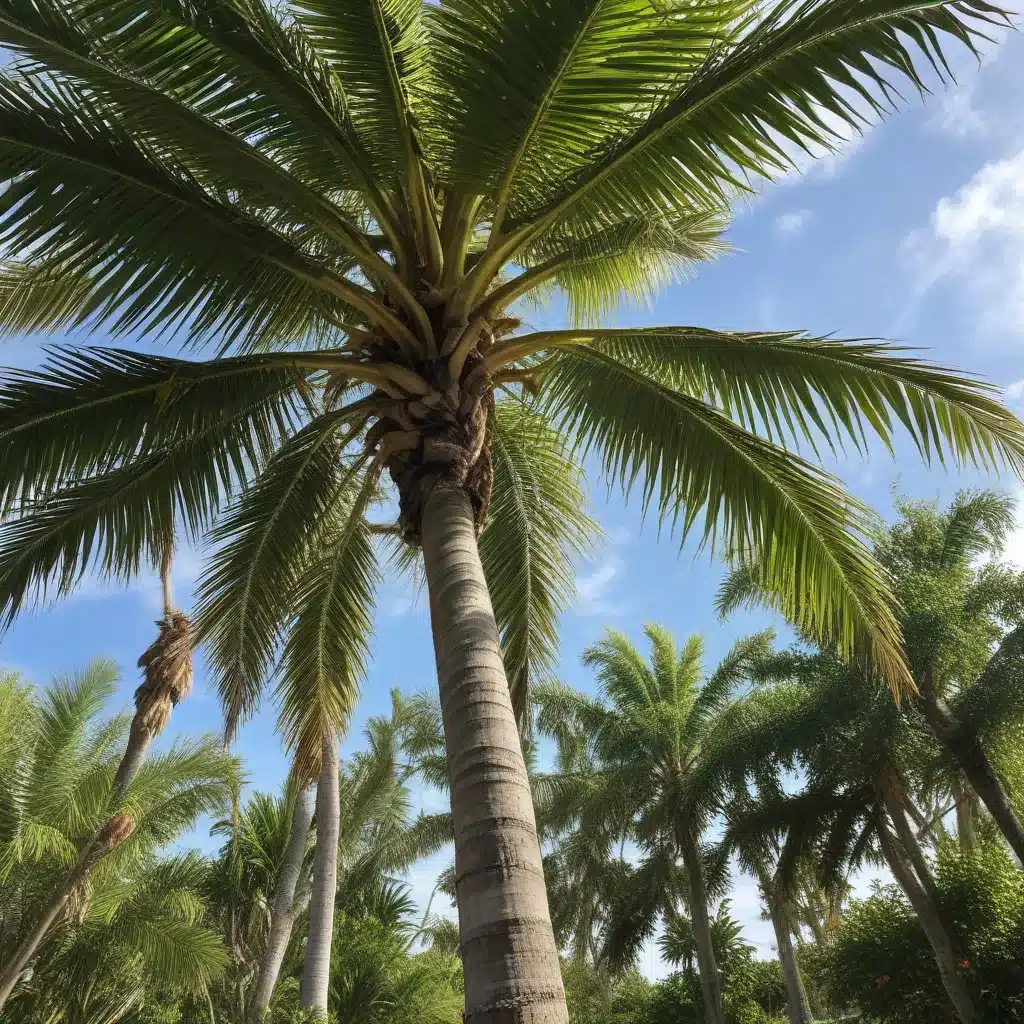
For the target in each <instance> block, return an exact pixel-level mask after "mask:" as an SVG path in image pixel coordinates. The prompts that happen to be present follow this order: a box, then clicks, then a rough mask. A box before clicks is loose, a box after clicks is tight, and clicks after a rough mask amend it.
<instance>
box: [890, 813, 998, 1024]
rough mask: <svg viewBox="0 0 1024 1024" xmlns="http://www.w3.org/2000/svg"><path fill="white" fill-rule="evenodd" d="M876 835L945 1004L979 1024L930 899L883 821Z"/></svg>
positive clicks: (962, 1017)
mask: <svg viewBox="0 0 1024 1024" xmlns="http://www.w3.org/2000/svg"><path fill="white" fill-rule="evenodd" d="M878 833H879V838H880V840H881V844H882V853H883V854H884V855H885V859H886V862H887V863H888V865H889V868H890V870H891V871H892V873H893V875H894V876H895V878H896V881H897V883H898V884H899V886H900V888H901V889H902V890H903V892H904V894H905V895H906V897H907V899H908V900H909V901H910V905H911V906H912V907H913V908H914V913H915V914H917V919H918V921H919V922H920V925H921V929H922V931H924V933H925V937H926V938H927V939H928V944H929V945H930V946H931V948H932V954H933V955H934V957H935V963H936V964H937V965H938V968H939V976H940V978H941V979H942V987H943V988H944V989H945V991H946V995H947V996H949V1001H950V1002H951V1003H952V1004H953V1008H954V1009H955V1010H956V1013H957V1016H958V1017H959V1018H960V1020H961V1021H962V1022H963V1024H981V1015H980V1014H979V1013H978V1011H977V1010H976V1009H975V1006H974V1001H973V1000H972V998H971V994H970V992H969V990H968V988H967V982H966V981H965V979H964V976H963V974H962V973H961V972H960V968H959V958H958V957H957V955H956V953H955V951H954V949H953V940H952V939H951V938H950V935H949V932H948V930H947V929H946V926H945V924H944V923H943V921H942V918H941V917H940V915H939V911H938V908H937V907H936V906H935V902H934V900H933V899H932V898H931V896H930V895H929V894H928V892H927V891H926V890H925V888H924V886H923V885H921V883H920V881H918V878H917V874H916V873H915V871H914V869H913V867H912V865H911V863H910V859H909V857H908V856H907V854H906V852H905V851H904V850H903V849H902V847H901V846H900V843H899V842H898V841H897V839H896V837H895V836H894V835H893V834H892V833H891V832H890V831H889V827H888V825H887V824H886V823H885V822H883V823H882V824H881V825H880V827H879V830H878Z"/></svg>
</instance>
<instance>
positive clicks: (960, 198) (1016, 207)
mask: <svg viewBox="0 0 1024 1024" xmlns="http://www.w3.org/2000/svg"><path fill="white" fill-rule="evenodd" d="M904 250H905V253H906V255H907V258H908V260H909V262H910V264H911V267H912V269H913V270H914V272H915V274H916V276H917V282H916V286H915V288H914V290H913V294H912V296H911V304H910V307H909V308H908V310H907V311H906V313H905V316H909V315H910V314H911V313H912V312H913V310H914V309H915V308H916V306H917V304H918V303H919V302H920V300H921V299H922V298H923V297H924V296H925V295H926V294H927V293H929V292H930V291H931V290H932V289H933V288H934V287H935V286H936V285H937V284H939V283H940V282H942V281H947V280H948V281H951V282H953V283H954V284H955V285H956V287H957V291H958V292H959V293H960V294H962V295H963V296H964V298H966V299H967V301H968V303H969V304H970V306H971V307H972V312H973V313H974V315H976V316H977V318H978V321H979V323H980V324H981V326H982V327H983V328H985V329H986V330H987V331H988V332H996V333H1000V332H1001V333H1005V332H1007V331H1010V332H1013V333H1019V334H1024V149H1022V150H1020V151H1019V152H1018V153H1016V154H1014V155H1013V156H1009V157H1006V158H1005V159H1001V160H994V161H992V162H991V163H987V164H985V166H984V167H982V168H981V170H979V171H978V172H977V174H975V175H974V177H973V178H971V180H970V181H969V182H968V183H967V184H966V185H964V186H963V187H962V188H960V189H959V190H958V191H957V192H955V193H954V194H953V195H951V196H944V197H943V198H942V199H940V200H939V202H938V203H937V204H936V206H935V209H934V211H933V212H932V215H931V219H930V223H929V225H928V227H927V228H923V229H921V230H918V231H915V232H913V233H912V234H911V235H910V236H908V237H907V239H906V240H905V243H904Z"/></svg>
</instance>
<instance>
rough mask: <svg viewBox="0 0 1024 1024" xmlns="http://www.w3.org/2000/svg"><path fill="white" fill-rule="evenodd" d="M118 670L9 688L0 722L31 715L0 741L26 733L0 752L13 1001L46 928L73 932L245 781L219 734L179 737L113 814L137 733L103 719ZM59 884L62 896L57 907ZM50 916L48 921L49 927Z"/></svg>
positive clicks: (7, 990)
mask: <svg viewBox="0 0 1024 1024" xmlns="http://www.w3.org/2000/svg"><path fill="white" fill-rule="evenodd" d="M116 679H117V671H116V669H115V668H114V666H113V665H112V664H110V663H109V662H103V661H98V662H94V663H93V664H92V665H91V666H90V668H89V669H88V670H87V671H86V672H84V673H82V674H81V675H79V676H77V677H74V678H71V679H67V680H64V679H58V680H57V681H55V682H54V684H53V685H52V686H51V687H50V688H49V689H48V690H47V691H46V692H45V693H44V694H42V695H40V696H38V697H35V696H32V695H26V694H25V693H24V691H23V690H21V689H20V688H18V687H17V686H16V685H14V684H10V683H8V685H7V686H4V687H0V723H2V722H5V721H10V716H11V714H16V715H18V716H19V717H21V724H20V725H19V726H18V728H17V729H10V728H6V727H0V740H7V739H9V738H10V737H12V736H14V737H16V739H17V745H16V747H15V748H14V749H13V750H12V749H11V748H10V747H9V746H8V747H6V749H4V750H3V751H2V753H0V763H2V764H3V765H4V766H5V767H6V769H7V774H5V776H4V781H5V785H4V787H3V792H2V793H0V903H2V905H3V908H4V909H3V927H2V928H0V937H2V939H0V958H2V960H3V963H4V974H3V978H4V990H3V997H4V999H5V1000H6V999H7V998H8V997H9V996H10V995H11V993H12V991H14V990H15V987H16V986H17V985H18V982H19V980H20V979H22V978H23V977H24V974H25V971H26V968H27V967H28V966H29V965H30V963H31V957H32V955H33V954H34V953H35V952H36V950H37V949H38V947H39V943H40V941H41V939H42V937H43V934H45V935H49V936H53V937H54V938H53V941H54V942H55V943H60V942H63V941H65V938H66V932H67V929H68V928H72V927H73V925H74V922H75V921H76V919H77V918H78V917H80V916H81V915H82V914H83V913H85V912H86V909H87V908H88V906H89V905H90V902H91V901H92V900H96V899H100V898H101V894H102V893H103V892H110V893H111V894H112V895H111V896H110V898H111V899H115V898H118V894H119V893H120V892H121V890H120V889H119V888H118V886H119V884H120V880H122V879H123V878H124V877H126V874H130V873H131V872H133V871H136V870H138V869H139V865H141V864H144V863H145V861H146V858H148V857H150V856H151V855H152V853H153V852H154V851H155V850H156V849H158V848H159V847H160V846H162V845H164V844H166V843H169V842H171V841H173V840H174V839H176V838H177V837H178V836H179V835H180V834H181V833H182V832H184V831H186V830H187V829H188V828H190V827H191V826H192V825H193V824H194V823H195V821H196V819H197V818H199V816H200V815H202V814H206V813H210V812H212V811H216V810H219V809H222V808H223V807H224V806H225V804H226V802H227V800H228V798H229V796H230V793H231V791H232V789H233V788H234V787H237V786H238V785H239V767H238V763H237V761H236V760H235V759H234V758H233V757H231V756H230V755H229V754H227V753H226V752H225V751H224V750H223V749H222V748H221V747H220V745H219V744H218V743H216V742H215V741H214V740H213V739H205V740H201V741H188V742H182V741H177V742H175V743H174V744H173V745H172V746H171V748H170V749H169V750H167V751H166V752H163V753H160V754H157V755H155V756H153V757H151V758H149V759H148V761H147V762H145V763H144V764H142V765H141V766H140V767H139V768H138V770H137V771H136V772H135V774H134V776H133V778H132V779H131V781H130V782H129V783H128V785H127V788H126V789H125V790H124V792H123V794H122V795H121V796H120V797H119V800H118V805H119V806H120V807H121V808H122V809H121V811H120V812H119V813H118V814H116V815H115V816H114V817H111V816H110V806H111V804H110V797H111V793H112V792H113V790H114V787H115V785H116V784H117V782H116V780H117V776H118V772H119V769H120V765H121V762H122V760H123V754H122V751H123V749H124V747H125V744H126V742H130V732H131V720H130V719H129V717H128V716H127V715H118V716H115V717H114V718H112V719H109V720H107V721H102V720H101V718H100V716H101V713H102V709H103V705H104V703H105V702H106V701H107V700H108V699H109V698H110V697H111V695H112V694H113V692H114V683H115V681H116ZM97 835H98V836H99V839H98V840H96V839H95V838H94V837H95V836H97ZM97 842H98V844H99V847H100V850H101V852H102V856H101V857H97V858H96V859H95V861H94V862H93V864H92V866H91V869H90V871H89V872H88V873H83V874H79V875H74V869H75V866H76V865H77V864H78V863H79V862H80V860H81V850H82V849H83V848H87V847H89V846H90V844H94V843H97ZM69 877H74V878H75V882H74V885H73V886H69V885H68V879H69ZM54 892H57V893H59V894H60V895H61V896H62V899H61V901H60V905H59V907H58V910H57V912H54V911H53V906H54V902H55V900H54ZM43 920H46V921H47V924H48V925H49V927H48V928H47V929H46V931H45V933H43V934H41V932H42V930H41V929H40V927H39V925H40V922H41V921H43ZM29 948H30V949H31V952H30V953H29V955H28V956H26V955H25V950H26V949H29ZM79 952H81V950H80V951H79ZM49 955H50V954H49V953H48V956H49Z"/></svg>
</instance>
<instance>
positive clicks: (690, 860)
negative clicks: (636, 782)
mask: <svg viewBox="0 0 1024 1024" xmlns="http://www.w3.org/2000/svg"><path fill="white" fill-rule="evenodd" d="M682 845H683V849H682V854H683V864H684V866H685V867H686V880H687V883H688V886H689V890H690V920H691V921H692V922H693V937H694V939H695V940H696V943H697V971H698V973H699V974H700V991H701V995H702V996H703V998H704V1020H705V1021H706V1024H725V1016H724V1014H723V1012H722V985H721V981H720V980H719V977H718V964H717V962H716V961H715V950H714V946H713V945H712V943H711V921H710V920H709V918H708V893H707V887H706V885H705V883H704V863H703V861H702V859H701V855H700V848H699V847H698V846H697V841H696V840H695V839H694V838H693V836H691V835H689V834H686V835H685V837H684V840H683V844H682Z"/></svg>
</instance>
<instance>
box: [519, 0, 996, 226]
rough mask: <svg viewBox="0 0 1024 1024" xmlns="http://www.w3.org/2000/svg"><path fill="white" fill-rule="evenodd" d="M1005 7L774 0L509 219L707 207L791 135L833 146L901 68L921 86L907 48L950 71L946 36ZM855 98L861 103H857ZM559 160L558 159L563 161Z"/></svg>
mask: <svg viewBox="0 0 1024 1024" xmlns="http://www.w3.org/2000/svg"><path fill="white" fill-rule="evenodd" d="M1004 19H1005V15H1004V12H1003V11H1002V10H1001V9H999V8H998V7H996V6H994V5H992V4H989V3H987V2H985V0H967V2H965V3H962V4H956V5H953V4H946V3H934V2H932V0H916V2H913V3H906V2H903V0H783V2H781V3H777V4H774V5H772V6H771V7H769V8H764V9H763V10H762V13H761V19H760V21H759V23H758V24H756V25H754V26H752V27H751V28H750V29H749V30H748V31H744V32H742V34H741V35H740V37H739V38H738V39H736V40H735V41H734V42H733V43H732V45H724V46H722V47H720V48H718V50H717V52H712V54H711V55H710V57H709V59H708V60H706V61H705V62H704V63H703V64H701V65H700V66H699V67H698V68H697V69H696V70H695V71H694V72H693V74H691V75H689V76H688V77H686V78H685V80H684V81H683V82H681V84H680V85H679V86H678V88H677V89H676V91H675V93H674V95H670V96H664V94H663V96H662V97H661V98H662V102H660V103H658V104H657V105H656V106H655V107H654V109H653V110H652V111H651V112H650V114H649V116H648V117H646V118H645V119H643V120H642V121H641V123H639V124H637V125H636V126H635V128H633V129H632V130H630V131H628V132H626V133H624V134H623V135H621V136H620V137H619V138H617V139H615V140H613V141H612V142H611V143H610V144H609V145H608V146H607V148H606V150H605V152H604V153H603V154H601V155H600V156H599V157H598V158H597V159H596V160H594V161H593V162H592V163H589V164H587V165H585V166H584V167H582V168H581V170H580V171H579V172H578V173H577V174H576V175H574V176H573V177H572V178H570V180H569V181H568V182H567V183H566V184H565V185H564V186H563V187H562V188H561V189H560V190H559V192H558V193H557V194H556V195H555V197H554V198H552V199H550V200H549V201H547V202H546V203H545V204H544V205H543V207H540V208H531V209H529V211H528V212H524V213H523V215H522V216H520V218H519V219H518V220H517V221H516V222H515V223H514V224H513V225H512V227H513V228H520V227H521V228H522V230H523V233H524V234H527V235H528V233H529V231H530V230H531V228H532V225H534V224H536V223H542V224H543V223H546V222H552V221H556V220H563V219H564V220H570V221H577V220H579V221H583V222H589V221H592V220H593V219H596V218H598V217H604V218H616V217H621V216H629V215H635V214H637V213H644V212H647V211H648V210H651V209H659V208H664V206H666V205H669V206H670V207H671V208H674V209H676V210H681V209H687V208H692V207H698V208H700V207H705V208H706V207H708V206H710V207H711V208H714V207H716V206H717V205H719V204H720V203H722V201H723V200H725V201H728V199H729V198H730V194H731V193H733V192H734V191H736V190H741V189H747V188H750V187H751V185H749V184H748V179H749V178H754V179H756V178H758V177H760V176H764V175H768V176H771V175H773V174H777V173H781V172H782V171H784V170H786V169H788V168H789V167H790V166H792V162H793V158H792V156H791V153H792V150H793V148H794V147H797V148H799V149H805V150H809V151H813V150H814V148H816V147H817V148H822V149H832V148H835V147H836V146H837V145H838V144H839V143H840V142H841V141H842V139H843V131H844V129H845V130H846V131H847V132H849V131H853V132H856V131H859V130H861V129H862V127H863V126H864V125H865V124H866V123H867V121H868V120H869V118H870V117H871V116H872V115H874V116H876V117H877V116H880V115H882V114H884V113H885V112H886V111H887V110H888V109H891V108H892V106H893V103H894V101H895V99H896V98H897V96H898V93H897V92H896V87H897V83H898V82H899V81H900V80H902V81H903V82H909V84H910V85H911V86H912V87H914V88H917V89H921V90H923V89H924V88H925V81H924V77H923V73H922V71H921V69H920V68H919V67H918V66H917V65H915V63H914V54H913V53H912V49H911V47H913V49H914V50H919V51H920V52H922V53H923V54H924V56H925V59H926V61H927V63H928V64H929V65H930V66H931V67H932V68H933V69H934V70H935V71H937V72H938V73H939V74H942V73H944V72H946V73H948V67H947V65H946V63H945V57H944V55H943V52H942V49H941V45H942V42H943V37H946V38H947V39H951V40H955V41H957V42H959V43H961V44H963V45H964V46H966V47H967V48H969V49H970V50H971V51H974V52H976V47H977V46H978V44H979V43H980V42H982V41H983V39H984V33H985V31H986V30H987V29H989V28H990V27H991V26H993V25H995V24H997V23H1000V22H1003V21H1004ZM864 107H866V108H867V110H868V115H867V116H865V114H864V113H863V109H864ZM560 170H561V169H560Z"/></svg>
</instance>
